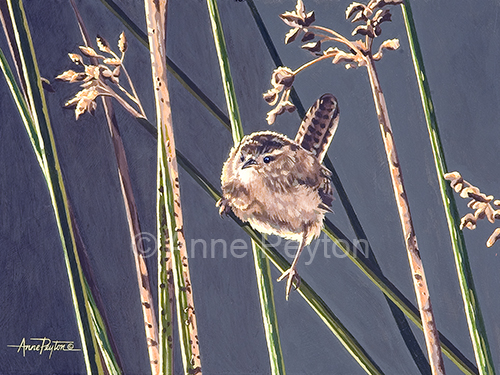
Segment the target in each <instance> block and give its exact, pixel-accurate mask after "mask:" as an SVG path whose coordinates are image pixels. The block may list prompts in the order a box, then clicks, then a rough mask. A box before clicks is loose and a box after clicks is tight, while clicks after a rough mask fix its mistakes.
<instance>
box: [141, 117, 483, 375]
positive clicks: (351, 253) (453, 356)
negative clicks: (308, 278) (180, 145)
mask: <svg viewBox="0 0 500 375" xmlns="http://www.w3.org/2000/svg"><path fill="white" fill-rule="evenodd" d="M140 123H141V125H143V126H145V128H146V130H147V131H148V132H149V133H150V134H151V135H152V136H153V137H155V138H156V132H155V129H154V127H153V126H152V125H151V124H150V126H146V125H145V124H144V123H143V122H142V121H140ZM177 156H178V162H179V165H180V166H181V167H182V168H183V169H184V170H185V171H186V172H187V173H188V174H189V175H190V176H191V177H192V178H193V179H194V180H195V181H196V182H197V183H198V185H199V186H200V187H201V188H202V189H203V190H204V191H205V192H206V193H207V194H208V195H209V196H210V197H212V199H214V201H218V200H219V199H220V198H221V193H220V191H219V190H218V189H217V188H216V187H215V186H213V185H212V184H211V183H210V182H209V181H208V180H207V179H206V178H205V177H204V176H203V174H202V173H201V172H200V171H199V170H198V169H197V168H196V167H195V166H194V165H193V164H192V163H191V162H190V161H189V160H188V159H187V158H186V157H185V156H184V155H183V154H182V153H181V152H180V151H179V150H177ZM230 216H231V218H232V219H233V220H234V221H235V222H236V223H237V224H238V225H239V226H240V227H241V228H242V229H243V230H245V231H246V232H247V233H249V234H250V236H251V237H252V239H253V240H257V239H258V241H257V242H258V244H259V245H260V246H261V247H262V246H265V247H266V251H265V252H264V253H265V255H266V256H267V257H268V258H269V259H270V260H271V262H273V264H275V265H276V267H277V268H278V270H281V271H282V272H283V271H285V270H287V269H288V268H289V267H290V263H288V262H287V261H286V260H285V258H283V256H282V255H281V254H280V253H279V252H278V250H276V249H275V248H273V247H272V246H271V245H269V244H266V243H265V242H264V241H263V240H262V238H259V236H261V235H260V234H259V233H258V232H256V231H255V230H253V229H252V228H251V227H250V226H249V225H248V224H244V223H242V222H241V221H240V220H239V219H238V218H237V217H236V216H234V215H232V214H231V215H230ZM323 232H324V233H325V234H326V235H328V236H329V237H330V238H331V239H332V240H334V241H335V243H336V244H337V246H339V248H340V249H341V250H342V251H344V253H345V254H346V255H347V256H348V258H349V259H350V260H351V261H352V262H353V263H354V264H355V265H356V266H358V267H359V268H360V270H361V271H362V272H363V273H364V274H365V275H366V276H367V277H368V278H369V279H370V280H371V281H372V282H373V283H374V284H375V285H376V286H377V287H378V288H379V289H380V290H381V291H382V292H383V293H384V294H385V296H386V297H388V298H389V299H390V300H391V301H392V302H394V304H395V305H396V306H397V307H398V308H399V309H400V310H401V311H402V312H403V313H404V314H405V315H406V316H407V317H408V318H409V319H410V320H411V321H412V322H413V323H414V324H415V325H416V326H417V327H418V328H419V329H420V330H422V323H421V320H420V316H419V312H418V309H417V308H416V307H415V306H414V305H413V304H412V303H411V302H410V301H409V300H408V299H407V298H406V297H405V296H404V295H403V294H402V293H401V292H400V291H399V290H398V289H397V288H396V287H395V286H394V285H393V284H392V283H391V282H390V281H389V280H388V279H387V278H386V277H385V276H384V275H382V274H381V272H380V270H379V269H377V268H376V267H374V265H373V264H372V262H371V261H370V260H369V259H367V258H366V257H365V255H364V253H363V251H361V250H360V249H358V248H356V247H354V245H353V244H352V243H351V242H350V241H349V239H348V238H347V237H346V236H345V235H344V234H343V233H342V232H341V231H340V230H339V229H338V228H337V227H335V225H333V223H332V222H330V221H329V220H326V221H325V228H324V229H323ZM301 286H302V282H301ZM311 296H312V297H311V298H312V299H313V300H311V301H309V300H307V298H309V296H306V297H304V298H305V299H306V302H307V303H309V305H311V306H312V305H315V304H318V303H320V302H319V301H315V300H314V299H315V298H316V296H315V295H312V294H311ZM317 298H319V297H317ZM321 303H322V302H321ZM317 313H318V315H319V314H320V312H318V311H317ZM321 313H324V314H326V315H325V316H320V318H321V319H322V320H323V321H325V322H326V321H330V320H333V321H334V320H336V319H337V318H336V317H335V316H334V315H333V316H329V314H333V313H332V312H331V310H330V309H329V308H328V307H326V310H323V311H322V312H321ZM327 326H328V328H330V329H331V330H332V332H333V333H334V334H335V335H336V336H337V334H336V332H335V331H334V329H335V326H333V325H332V324H328V323H327ZM439 340H440V342H441V348H442V350H443V353H444V354H445V355H446V356H447V357H448V358H449V359H450V360H451V361H452V362H453V363H455V364H456V365H457V367H458V368H459V369H460V370H461V371H462V372H463V373H464V374H468V375H475V374H477V369H476V367H475V366H474V364H472V363H471V362H470V361H469V360H468V359H467V358H466V357H465V356H464V355H463V354H462V353H461V352H460V351H459V350H458V349H457V348H456V347H455V346H454V345H453V343H451V342H450V341H449V340H448V339H447V338H446V337H445V336H444V335H442V334H441V333H440V334H439Z"/></svg>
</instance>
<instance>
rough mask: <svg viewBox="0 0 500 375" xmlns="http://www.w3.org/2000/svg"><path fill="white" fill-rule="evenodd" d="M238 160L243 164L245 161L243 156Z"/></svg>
mask: <svg viewBox="0 0 500 375" xmlns="http://www.w3.org/2000/svg"><path fill="white" fill-rule="evenodd" d="M240 160H241V162H242V163H243V162H244V161H245V157H244V156H243V155H241V157H240Z"/></svg>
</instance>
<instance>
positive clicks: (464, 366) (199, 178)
mask: <svg viewBox="0 0 500 375" xmlns="http://www.w3.org/2000/svg"><path fill="white" fill-rule="evenodd" d="M101 1H103V2H104V3H107V2H110V0H101ZM113 12H114V13H115V14H117V13H116V10H113ZM121 14H125V13H124V12H122V11H121ZM117 17H118V18H119V19H120V20H121V21H122V22H123V23H124V25H125V27H127V28H134V27H136V25H134V24H133V23H128V22H127V21H126V18H128V17H121V16H119V15H117ZM142 34H144V33H142ZM144 35H145V34H144ZM140 40H141V41H142V39H140ZM168 62H169V60H168V58H167V64H168ZM177 69H179V68H178V67H177ZM177 72H181V73H182V71H181V70H180V69H179V70H178V71H177ZM174 76H175V74H174ZM176 78H177V79H179V80H180V82H181V83H182V85H183V86H184V87H186V89H187V90H188V91H189V92H191V93H193V95H194V96H195V97H197V99H198V100H200V102H201V103H202V104H203V105H204V106H205V107H207V108H209V111H210V112H211V113H214V112H216V113H219V115H217V114H216V115H215V117H216V118H217V119H219V121H220V122H221V123H222V124H223V125H224V126H225V127H226V128H228V129H230V124H229V119H228V118H227V117H226V116H225V115H224V114H223V113H222V111H221V110H220V109H219V108H217V106H216V105H215V104H214V103H213V102H212V101H210V100H209V99H208V98H207V101H206V100H205V98H206V96H204V95H203V96H201V95H198V94H194V92H199V93H201V91H200V90H199V88H198V87H197V86H196V85H195V84H194V82H192V81H191V80H189V78H188V77H187V76H186V75H185V74H184V73H182V74H181V75H180V76H179V77H177V76H176ZM186 78H187V80H185V79H186ZM294 104H296V103H294ZM137 121H138V122H139V123H140V124H141V125H142V126H143V127H144V128H145V129H146V131H148V133H150V134H151V135H152V136H153V137H155V138H156V137H157V133H156V128H155V127H154V126H153V125H152V124H151V123H149V122H148V121H145V120H144V119H141V118H138V119H137ZM177 155H178V158H179V159H178V162H179V165H180V166H181V167H182V168H183V169H185V170H186V171H187V172H188V174H189V175H190V176H191V177H192V178H193V179H194V180H195V181H196V182H197V183H198V184H199V185H200V186H201V187H202V188H203V189H204V190H205V191H206V192H207V193H208V194H209V195H210V196H211V197H212V198H213V199H215V200H216V201H217V200H218V199H220V197H221V196H220V193H219V192H218V190H217V189H216V188H215V187H214V186H213V185H211V184H210V183H209V182H208V180H206V179H205V178H204V177H203V175H202V174H201V173H200V172H199V171H197V169H196V168H195V167H194V166H193V165H192V164H191V163H190V162H189V161H188V160H187V159H186V158H185V157H184V156H183V155H182V154H181V153H180V152H179V151H177ZM234 219H235V220H236V221H237V222H238V223H239V224H240V225H241V226H244V225H243V224H241V222H239V220H238V219H236V218H234ZM327 226H328V225H327ZM250 229H251V228H250ZM339 233H340V232H339ZM277 256H279V253H277ZM363 258H364V257H360V258H359V261H358V262H355V264H356V265H357V266H358V267H359V268H360V269H361V270H362V271H363V273H365V274H366V275H367V276H368V277H370V278H371V276H370V275H371V274H373V275H377V272H376V268H374V267H373V265H372V264H371V263H370V262H368V261H367V260H366V259H363ZM375 285H377V286H378V287H379V288H380V289H381V290H382V291H383V292H384V294H385V295H386V296H388V295H389V294H391V293H392V294H393V298H391V299H392V300H393V301H398V303H396V305H397V306H398V307H399V308H400V309H401V310H402V311H403V312H404V313H405V315H406V316H407V317H409V318H410V320H412V321H413V322H414V323H415V324H416V325H417V326H418V327H419V328H420V329H421V328H422V326H421V323H420V318H419V317H418V310H417V309H416V308H415V306H413V305H412V304H411V302H409V300H408V299H406V298H405V297H404V296H403V295H402V294H401V292H399V290H398V289H397V288H395V287H394V285H392V284H391V283H390V281H389V280H387V279H386V278H385V277H379V280H378V282H376V283H375ZM440 341H441V345H442V349H443V352H444V353H445V354H446V355H447V356H448V357H449V358H450V359H451V360H452V361H453V363H455V364H456V365H457V366H458V367H459V368H460V369H461V370H462V371H463V372H464V373H465V374H470V375H473V374H477V369H476V368H475V366H474V365H473V364H472V363H471V362H470V361H469V360H468V359H467V358H466V357H465V356H464V355H463V354H462V353H461V352H460V351H459V350H458V349H457V348H456V347H455V346H454V345H453V344H452V343H451V342H450V341H449V340H448V339H446V337H444V336H443V335H441V334H440Z"/></svg>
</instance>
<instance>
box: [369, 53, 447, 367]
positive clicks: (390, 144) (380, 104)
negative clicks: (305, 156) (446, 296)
mask: <svg viewBox="0 0 500 375" xmlns="http://www.w3.org/2000/svg"><path fill="white" fill-rule="evenodd" d="M366 67H367V69H368V76H369V79H370V86H371V89H372V94H373V101H374V102H375V109H376V111H377V117H378V121H379V125H380V131H381V133H382V139H383V141H384V147H385V152H386V155H387V161H388V163H389V170H390V175H391V181H392V187H393V189H394V197H395V199H396V203H397V206H398V212H399V218H400V220H401V226H402V229H403V236H404V242H405V246H406V250H407V253H408V260H409V263H410V269H411V275H412V280H413V286H414V288H415V294H416V296H417V302H418V307H419V310H420V317H421V319H422V326H423V330H424V337H425V342H426V345H427V353H428V355H429V364H430V365H431V370H432V374H433V375H438V374H439V375H444V374H445V371H444V365H443V357H442V354H441V346H440V342H439V334H438V331H437V328H436V323H435V320H434V313H433V311H432V305H431V299H430V295H429V289H428V287H427V280H426V278H425V273H424V267H423V264H422V259H421V258H420V252H419V250H418V245H417V237H416V235H415V230H414V228H413V221H412V218H411V214H410V206H409V204H408V198H407V196H406V191H405V187H404V184H403V173H402V170H401V166H400V162H399V158H398V154H397V152H396V145H395V143H394V137H393V134H392V128H391V122H390V120H389V114H388V111H387V105H386V103H385V98H384V94H383V92H382V89H381V87H380V81H379V79H378V76H377V71H376V70H375V65H374V61H373V60H372V59H371V58H368V59H367V65H366Z"/></svg>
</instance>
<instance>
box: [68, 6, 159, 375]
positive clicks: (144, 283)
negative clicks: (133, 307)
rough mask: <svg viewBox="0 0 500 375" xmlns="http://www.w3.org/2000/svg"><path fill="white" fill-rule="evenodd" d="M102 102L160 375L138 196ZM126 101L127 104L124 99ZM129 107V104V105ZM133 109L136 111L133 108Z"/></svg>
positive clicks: (106, 101) (109, 107) (109, 109)
mask: <svg viewBox="0 0 500 375" xmlns="http://www.w3.org/2000/svg"><path fill="white" fill-rule="evenodd" d="M71 5H72V6H73V9H74V11H75V14H76V17H77V20H78V24H79V27H80V31H81V33H82V37H83V40H84V43H85V45H86V46H87V47H92V45H91V40H90V37H89V35H88V32H87V30H86V28H85V25H84V23H83V20H82V18H81V16H80V13H79V12H78V9H77V8H76V4H75V3H74V1H73V0H71ZM90 59H91V62H92V64H94V65H97V64H98V61H97V59H96V58H92V57H91V58H90ZM117 96H118V95H116V94H115V95H114V97H115V98H116V97H117ZM101 99H102V102H103V105H104V112H105V113H106V120H107V122H108V128H109V133H110V136H111V140H112V143H113V148H114V151H115V156H116V163H117V166H118V176H119V179H120V188H121V191H122V196H123V201H124V204H125V211H126V215H127V223H128V227H129V234H130V242H131V245H132V253H133V256H134V262H135V267H136V275H137V283H138V286H139V294H140V299H141V308H142V314H143V317H144V328H145V333H146V341H147V342H146V344H147V348H148V354H149V360H150V363H151V374H152V375H158V374H159V373H160V371H159V353H158V324H157V322H156V315H155V310H154V302H153V295H152V293H151V285H150V283H149V273H148V269H147V267H146V260H145V258H144V254H145V253H144V246H143V242H142V237H141V227H140V224H139V216H138V213H137V207H136V204H135V198H134V194H133V191H132V183H131V181H130V174H129V169H128V163H127V157H126V154H125V148H124V146H123V141H122V138H121V135H120V131H119V130H118V124H117V121H116V116H115V112H114V109H113V104H112V102H111V97H110V96H102V97H101ZM119 99H121V98H119ZM122 101H123V102H125V101H124V100H123V99H122ZM119 102H120V100H119ZM120 103H121V102H120ZM125 103H126V102H125ZM126 104H127V105H128V103H126ZM122 105H123V104H122ZM128 107H130V106H128ZM130 108H131V109H132V110H133V108H132V107H130ZM134 111H135V110H134Z"/></svg>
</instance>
